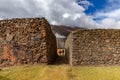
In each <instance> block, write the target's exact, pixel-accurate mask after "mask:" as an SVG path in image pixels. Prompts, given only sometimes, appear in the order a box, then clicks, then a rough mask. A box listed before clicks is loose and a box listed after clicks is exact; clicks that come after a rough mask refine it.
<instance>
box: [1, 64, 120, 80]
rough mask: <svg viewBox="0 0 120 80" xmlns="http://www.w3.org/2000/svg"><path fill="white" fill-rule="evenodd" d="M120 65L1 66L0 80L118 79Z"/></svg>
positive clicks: (119, 78)
mask: <svg viewBox="0 0 120 80" xmlns="http://www.w3.org/2000/svg"><path fill="white" fill-rule="evenodd" d="M119 75H120V66H109V67H108V66H105V67H104V66H103V67H93V66H90V67H87V66H77V67H70V66H68V65H48V66H47V65H33V66H32V65H24V66H17V67H8V68H3V69H2V71H0V80H120V76H119Z"/></svg>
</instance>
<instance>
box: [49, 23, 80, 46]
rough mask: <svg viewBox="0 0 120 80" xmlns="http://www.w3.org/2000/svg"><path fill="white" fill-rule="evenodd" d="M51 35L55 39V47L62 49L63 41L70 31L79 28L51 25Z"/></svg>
mask: <svg viewBox="0 0 120 80" xmlns="http://www.w3.org/2000/svg"><path fill="white" fill-rule="evenodd" d="M51 27H52V31H53V33H54V34H55V35H56V38H57V47H58V48H64V46H65V40H66V38H67V36H68V35H69V33H70V32H71V31H74V30H77V29H80V27H71V26H64V25H51Z"/></svg>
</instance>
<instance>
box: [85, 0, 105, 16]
mask: <svg viewBox="0 0 120 80" xmlns="http://www.w3.org/2000/svg"><path fill="white" fill-rule="evenodd" d="M88 1H89V2H90V3H92V4H93V6H89V8H88V9H86V10H85V13H86V14H94V13H95V12H96V11H99V10H102V9H104V8H105V6H106V5H107V1H106V0H88Z"/></svg>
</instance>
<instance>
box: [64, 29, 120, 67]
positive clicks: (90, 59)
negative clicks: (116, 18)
mask: <svg viewBox="0 0 120 80" xmlns="http://www.w3.org/2000/svg"><path fill="white" fill-rule="evenodd" d="M66 50H67V55H66V56H67V58H68V60H69V63H70V64H71V65H119V64H120V30H112V29H108V30H105V29H92V30H87V29H80V30H77V31H73V32H71V34H70V35H69V37H68V39H67V41H66Z"/></svg>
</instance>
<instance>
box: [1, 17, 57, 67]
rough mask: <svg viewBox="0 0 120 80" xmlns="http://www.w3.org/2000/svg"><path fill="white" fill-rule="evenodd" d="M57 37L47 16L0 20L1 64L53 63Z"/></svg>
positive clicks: (55, 54)
mask: <svg viewBox="0 0 120 80" xmlns="http://www.w3.org/2000/svg"><path fill="white" fill-rule="evenodd" d="M56 56H57V47H56V38H55V36H54V34H53V32H52V31H51V27H50V25H49V23H48V22H47V20H46V19H45V18H22V19H10V20H1V21H0V66H2V67H3V66H13V65H21V64H34V63H52V62H53V61H54V60H55V57H56Z"/></svg>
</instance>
